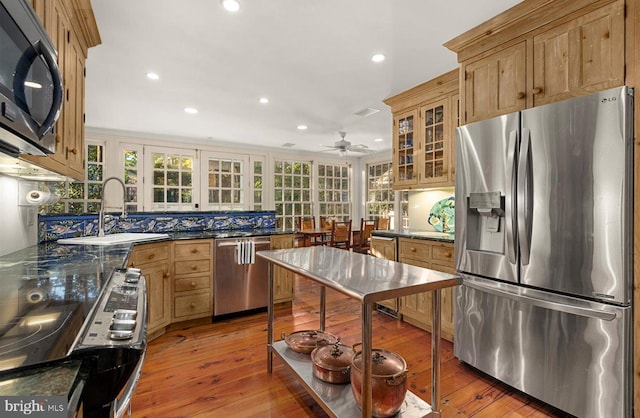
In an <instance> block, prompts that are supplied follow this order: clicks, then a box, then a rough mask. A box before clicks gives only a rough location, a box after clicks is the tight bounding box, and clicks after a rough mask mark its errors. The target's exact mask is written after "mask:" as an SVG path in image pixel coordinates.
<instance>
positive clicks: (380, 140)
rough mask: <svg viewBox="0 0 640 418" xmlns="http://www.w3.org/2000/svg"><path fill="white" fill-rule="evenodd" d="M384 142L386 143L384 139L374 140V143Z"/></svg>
mask: <svg viewBox="0 0 640 418" xmlns="http://www.w3.org/2000/svg"><path fill="white" fill-rule="evenodd" d="M382 141H384V139H382V138H376V139H374V140H373V142H382Z"/></svg>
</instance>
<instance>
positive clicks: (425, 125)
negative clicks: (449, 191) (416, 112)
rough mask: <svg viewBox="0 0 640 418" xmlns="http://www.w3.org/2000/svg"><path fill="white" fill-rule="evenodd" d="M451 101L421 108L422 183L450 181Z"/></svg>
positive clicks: (438, 102) (420, 180) (442, 101)
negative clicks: (449, 123)
mask: <svg viewBox="0 0 640 418" xmlns="http://www.w3.org/2000/svg"><path fill="white" fill-rule="evenodd" d="M448 120H449V100H448V99H445V100H440V101H437V102H433V103H430V104H428V105H426V106H422V107H421V108H420V129H421V132H420V133H421V137H422V139H423V142H424V144H423V146H422V148H421V155H420V161H421V167H420V169H421V170H420V172H421V177H420V178H419V180H418V181H419V182H420V183H425V184H431V183H442V182H446V181H447V180H448V175H449V173H448V169H449V167H448V165H449V164H448V162H449V160H448V158H449V156H448V152H449V149H448V144H447V138H448V136H449V135H450V134H449V132H448V130H449V129H450V126H448V124H447V121H448Z"/></svg>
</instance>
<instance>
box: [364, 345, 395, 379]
mask: <svg viewBox="0 0 640 418" xmlns="http://www.w3.org/2000/svg"><path fill="white" fill-rule="evenodd" d="M357 345H359V344H356V345H354V349H355V347H356V346H357ZM353 367H354V368H355V369H356V370H358V371H359V372H362V351H358V352H357V353H355V354H354V355H353ZM406 370H407V362H406V361H404V359H403V358H402V357H401V356H400V355H398V354H396V353H394V352H393V351H389V350H383V349H372V350H371V375H372V376H375V377H378V376H380V377H382V376H394V375H396V374H398V373H401V372H403V371H406Z"/></svg>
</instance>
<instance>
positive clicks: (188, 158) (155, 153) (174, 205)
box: [145, 147, 197, 210]
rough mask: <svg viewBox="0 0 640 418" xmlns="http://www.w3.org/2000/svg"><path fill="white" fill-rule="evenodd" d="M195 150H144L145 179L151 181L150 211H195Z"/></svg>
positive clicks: (150, 148) (149, 148)
mask: <svg viewBox="0 0 640 418" xmlns="http://www.w3.org/2000/svg"><path fill="white" fill-rule="evenodd" d="M195 160H196V151H195V150H180V149H171V148H160V147H148V148H147V147H145V178H147V179H150V180H151V186H150V187H151V193H150V194H151V196H149V197H148V198H145V200H149V202H148V203H149V204H145V207H148V208H150V210H195V209H196V203H197V202H196V201H195V200H194V190H197V187H196V184H195V181H196V178H195V177H194V167H195Z"/></svg>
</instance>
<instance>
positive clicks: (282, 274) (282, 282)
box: [271, 234, 295, 303]
mask: <svg viewBox="0 0 640 418" xmlns="http://www.w3.org/2000/svg"><path fill="white" fill-rule="evenodd" d="M294 245H295V235H288V234H287V235H271V249H272V250H282V249H287V248H293V247H294ZM273 269H274V270H273V303H291V302H293V288H294V285H295V275H294V273H293V272H292V271H290V270H287V269H284V268H282V267H278V266H273Z"/></svg>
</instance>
